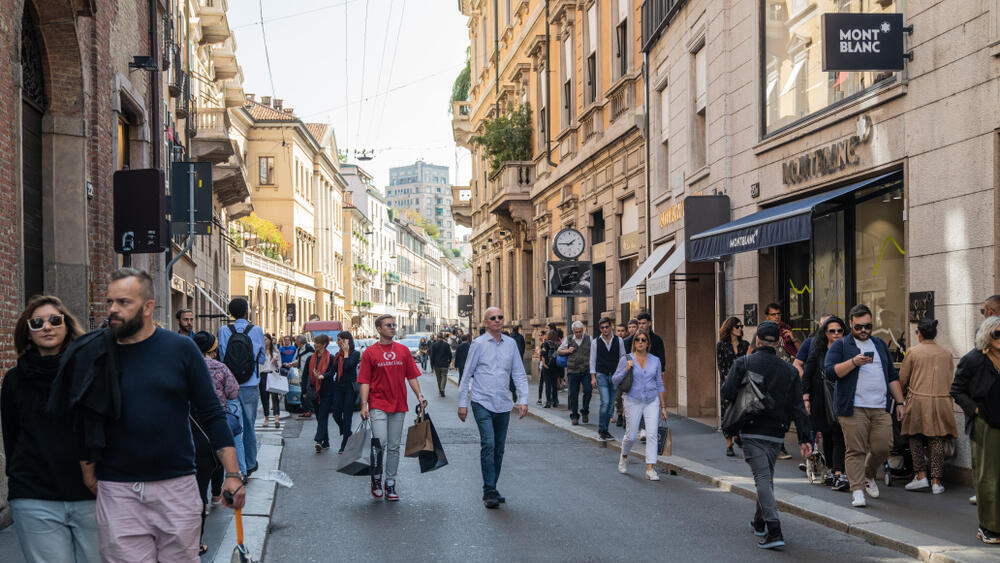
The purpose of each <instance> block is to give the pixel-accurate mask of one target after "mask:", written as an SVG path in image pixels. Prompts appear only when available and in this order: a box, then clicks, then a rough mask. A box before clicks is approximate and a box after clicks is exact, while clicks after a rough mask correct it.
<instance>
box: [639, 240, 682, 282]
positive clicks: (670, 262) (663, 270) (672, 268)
mask: <svg viewBox="0 0 1000 563" xmlns="http://www.w3.org/2000/svg"><path fill="white" fill-rule="evenodd" d="M683 263H684V245H683V244H682V245H680V246H678V247H677V250H675V251H674V253H673V254H671V255H670V258H667V259H666V260H665V261H664V262H663V265H662V266H660V268H659V269H658V270H656V272H655V273H654V274H653V275H651V276H649V279H648V280H646V295H659V294H661V293H667V292H669V291H670V276H671V274H673V273H674V272H676V271H677V268H679V267H680V265H681V264H683Z"/></svg>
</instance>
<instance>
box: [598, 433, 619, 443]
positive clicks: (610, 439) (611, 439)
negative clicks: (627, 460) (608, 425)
mask: <svg viewBox="0 0 1000 563" xmlns="http://www.w3.org/2000/svg"><path fill="white" fill-rule="evenodd" d="M597 435H598V436H600V438H601V439H602V440H604V441H605V442H614V441H615V437H614V436H612V435H611V432H608V431H607V430H601V431H600V432H598V434H597Z"/></svg>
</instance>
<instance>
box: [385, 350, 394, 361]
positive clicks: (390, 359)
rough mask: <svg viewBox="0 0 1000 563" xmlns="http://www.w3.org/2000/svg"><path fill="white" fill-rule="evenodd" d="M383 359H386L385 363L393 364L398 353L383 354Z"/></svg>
mask: <svg viewBox="0 0 1000 563" xmlns="http://www.w3.org/2000/svg"><path fill="white" fill-rule="evenodd" d="M382 357H383V358H385V361H387V362H391V361H393V360H395V359H396V353H395V352H382Z"/></svg>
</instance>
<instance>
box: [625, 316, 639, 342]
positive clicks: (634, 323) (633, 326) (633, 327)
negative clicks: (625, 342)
mask: <svg viewBox="0 0 1000 563" xmlns="http://www.w3.org/2000/svg"><path fill="white" fill-rule="evenodd" d="M625 330H626V331H628V334H627V335H626V336H625V338H631V337H633V336H635V333H636V331H638V330H639V321H638V320H637V319H629V321H628V326H627V327H626V329H625Z"/></svg>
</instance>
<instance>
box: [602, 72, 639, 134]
mask: <svg viewBox="0 0 1000 563" xmlns="http://www.w3.org/2000/svg"><path fill="white" fill-rule="evenodd" d="M608 99H609V104H608V106H609V107H610V108H611V114H610V116H609V121H610V122H611V123H614V122H615V121H618V119H619V118H620V117H621V116H623V115H625V114H627V113H628V112H629V110H631V109H632V108H633V107H634V106H635V81H634V80H632V79H623V80H621V81H619V82H618V84H617V85H615V87H614V89H613V90H611V91H610V92H609V93H608Z"/></svg>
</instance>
